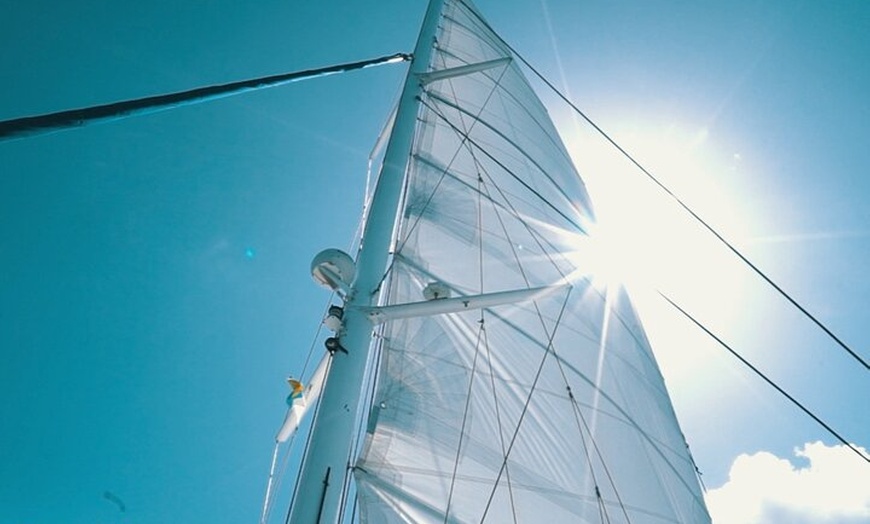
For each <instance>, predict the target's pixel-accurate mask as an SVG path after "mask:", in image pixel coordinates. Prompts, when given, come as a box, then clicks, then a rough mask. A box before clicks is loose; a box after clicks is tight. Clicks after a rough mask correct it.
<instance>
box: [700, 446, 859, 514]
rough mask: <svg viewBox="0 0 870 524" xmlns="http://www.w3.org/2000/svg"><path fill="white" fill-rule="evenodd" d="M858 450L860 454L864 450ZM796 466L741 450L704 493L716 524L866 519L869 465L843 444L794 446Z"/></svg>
mask: <svg viewBox="0 0 870 524" xmlns="http://www.w3.org/2000/svg"><path fill="white" fill-rule="evenodd" d="M859 449H861V450H862V451H863V452H864V453H866V450H864V449H862V448H859ZM794 454H795V456H796V457H798V460H797V461H796V462H797V463H798V465H794V464H792V463H791V462H790V461H789V460H787V459H783V458H779V457H777V456H775V455H773V454H771V453H768V452H766V451H762V452H759V453H755V454H753V455H745V454H744V455H740V456H739V457H737V458H736V459H735V460H734V463H733V464H732V465H731V471H730V473H729V479H728V482H726V483H725V484H724V485H723V486H722V487H720V488H717V489H712V490H710V491H708V492H707V495H706V500H707V506H708V507H709V509H710V515H711V516H712V517H713V522H714V523H715V524H779V523H783V522H788V523H790V524H803V523H806V524H809V523H814V524H822V523H824V524H857V523H859V522H863V523H866V522H870V465H868V464H867V462H865V461H863V460H861V459H860V458H859V457H858V456H857V455H855V452H854V451H852V450H851V449H849V448H847V447H846V446H831V447H828V446H826V445H825V444H823V443H822V442H814V443H808V444H805V445H804V447H803V448H795V450H794Z"/></svg>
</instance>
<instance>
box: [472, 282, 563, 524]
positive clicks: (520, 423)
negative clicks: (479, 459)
mask: <svg viewBox="0 0 870 524" xmlns="http://www.w3.org/2000/svg"><path fill="white" fill-rule="evenodd" d="M573 289H574V288H568V292H567V293H565V300H564V301H563V302H562V308H561V309H560V310H559V316H558V317H557V318H556V325H555V326H553V332H552V333H550V336H549V339H548V340H547V346H546V347H545V348H544V356H543V357H542V358H541V363H540V365H538V370H537V372H536V373H535V379H534V380H533V381H532V385H531V387H530V388H529V394H528V396H526V402H525V404H523V409H522V411H521V412H520V417H519V420H517V425H516V427H515V428H514V432H513V435H511V440H510V443H508V447H507V452H506V453H505V454H504V460H502V462H501V467H500V468H499V470H498V475H497V476H496V478H495V482H493V485H492V490H490V492H489V498H488V499H487V501H486V507H485V508H484V510H483V515H482V516H481V517H480V522H481V523H482V522H483V521H484V520H486V514H487V513H489V508H490V506H491V505H492V501H493V499H494V498H495V492H496V490H498V486H499V483H500V482H501V476H502V474H503V473H504V472H505V469H506V468H507V462H508V458H509V457H510V454H511V451H512V450H513V448H514V444H515V443H516V441H517V437H518V436H519V434H520V428H521V427H522V426H523V421H524V420H525V418H526V414H527V413H528V412H529V404H531V402H532V395H533V394H534V393H535V388H537V386H538V381H539V380H540V379H541V373H542V372H543V371H544V364H546V362H547V357H549V356H550V353H553V354H554V355H555V349H554V347H553V340H555V338H556V332H558V331H559V326H560V325H561V324H562V316H563V315H564V314H565V308H566V307H567V305H568V299H569V298H570V297H571V291H573Z"/></svg>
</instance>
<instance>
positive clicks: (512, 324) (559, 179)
mask: <svg viewBox="0 0 870 524" xmlns="http://www.w3.org/2000/svg"><path fill="white" fill-rule="evenodd" d="M436 41H437V44H436V46H435V47H434V50H433V57H432V60H431V64H430V70H429V71H428V72H424V73H422V74H421V75H420V76H419V77H418V78H419V80H420V81H421V83H422V89H421V93H420V95H419V102H420V103H419V109H418V113H417V118H416V128H415V130H414V145H413V148H412V152H411V154H410V156H409V159H408V166H407V168H406V180H405V185H404V194H403V198H402V203H401V206H400V211H399V222H398V225H397V229H396V236H395V238H394V240H393V244H392V245H393V246H394V252H393V257H392V262H391V263H390V267H389V270H388V274H387V276H386V278H385V280H384V293H385V299H384V300H382V306H379V307H381V309H380V311H384V312H392V311H395V312H401V314H396V315H392V316H390V317H389V318H387V317H386V316H385V317H384V318H383V319H381V320H383V324H382V325H381V329H382V331H381V336H380V338H379V342H380V344H381V346H380V358H379V360H378V362H376V363H375V365H376V366H377V376H378V379H377V386H376V389H375V392H374V398H373V401H372V407H371V410H370V412H369V414H368V418H367V423H366V431H365V437H364V442H363V445H362V447H361V451H360V454H359V456H358V458H357V460H356V462H355V463H354V467H353V471H354V478H355V481H356V486H357V488H356V489H357V492H358V503H359V506H358V507H359V516H360V519H361V520H362V521H363V522H378V523H381V522H383V523H394V522H433V523H434V522H439V523H443V522H463V523H465V522H476V523H485V522H490V523H496V522H497V523H501V522H548V521H549V522H581V523H601V524H603V523H605V522H607V523H614V524H615V523H629V522H631V523H633V524H639V523H650V524H652V523H662V522H683V523H709V522H710V518H709V515H708V514H707V511H706V509H705V507H704V504H703V497H702V496H701V492H700V487H699V485H698V482H697V479H696V476H695V469H694V465H693V464H692V461H691V458H690V457H689V455H688V452H687V450H686V446H685V442H684V441H683V437H682V433H681V432H680V430H679V426H678V425H677V422H676V418H675V416H674V413H673V409H672V407H671V404H670V400H669V398H668V395H667V392H666V390H665V388H664V384H663V380H662V377H661V374H660V372H659V370H658V366H657V364H656V362H655V359H654V357H653V355H652V351H651V349H650V347H649V343H648V341H647V339H646V336H645V335H644V334H643V330H642V328H641V325H640V321H639V320H638V319H637V316H636V314H635V312H634V309H633V307H632V306H631V303H630V302H629V301H628V297H627V295H626V294H625V292H624V290H621V289H607V290H604V289H601V288H599V287H598V284H597V283H595V282H594V281H593V278H592V276H591V274H590V269H591V263H589V262H587V261H586V260H584V257H583V252H584V249H583V248H584V246H585V243H588V238H589V237H588V234H589V232H590V231H592V230H593V228H592V227H591V225H592V224H593V223H594V215H593V212H592V206H591V203H590V200H589V197H588V195H587V193H586V189H585V186H584V184H583V182H582V180H581V178H580V177H579V175H578V174H577V172H576V170H575V168H574V166H573V164H572V162H571V160H570V157H569V155H568V153H567V151H566V149H565V147H564V145H563V144H562V142H561V139H560V138H559V136H558V134H557V132H556V129H555V127H554V125H553V123H552V122H551V121H550V119H549V116H548V115H547V111H546V109H545V108H544V106H543V104H542V103H541V102H540V101H539V100H538V98H537V97H536V96H535V94H534V91H533V90H532V88H531V86H530V85H529V83H528V82H527V81H526V79H525V77H524V76H523V74H522V71H521V70H520V66H519V63H518V61H517V60H514V59H512V57H513V55H512V52H511V51H510V49H509V48H507V46H505V45H504V44H503V43H502V42H501V40H500V39H499V38H498V36H497V35H495V34H494V33H492V31H491V30H490V29H489V28H488V25H487V24H486V23H485V22H483V21H482V18H480V15H479V13H477V11H476V10H475V9H474V8H473V6H471V4H470V3H469V2H466V1H461V0H446V1H445V4H444V10H443V14H442V17H441V20H440V23H439V28H438V33H437V36H436ZM433 282H437V283H438V285H439V286H440V288H442V289H447V290H450V291H451V292H452V293H453V295H454V296H459V297H463V296H468V297H485V298H487V299H489V298H491V297H501V296H502V295H500V293H505V292H509V293H510V292H514V291H515V290H528V289H532V288H539V287H547V288H548V289H549V288H550V287H551V286H553V285H555V284H564V283H568V284H569V285H568V286H565V287H564V288H561V289H560V290H556V291H552V292H550V293H547V294H545V295H541V296H534V297H531V298H530V299H529V300H524V301H521V302H517V303H510V304H503V303H501V302H498V303H496V302H493V303H491V304H490V303H481V304H480V309H475V310H464V309H466V308H460V307H458V306H457V305H456V304H460V303H461V300H460V301H459V302H456V300H457V299H450V300H453V301H454V302H442V303H441V304H435V305H431V304H425V303H424V302H421V301H422V298H423V290H424V288H426V287H427V286H429V285H431V283H433ZM435 302H437V300H436V301H435ZM372 311H375V309H373V310H372ZM429 313H433V314H429ZM434 313H438V314H434Z"/></svg>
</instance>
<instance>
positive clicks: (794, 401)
mask: <svg viewBox="0 0 870 524" xmlns="http://www.w3.org/2000/svg"><path fill="white" fill-rule="evenodd" d="M659 295H660V296H661V297H662V298H664V299H665V300H667V301H668V303H670V305H672V306H674V308H675V309H676V310H677V311H679V312H680V313H682V314H683V316H685V317H686V318H688V319H689V320H691V321H692V322H693V323H694V324H695V325H696V326H698V327H699V328H701V330H703V331H704V332H705V333H707V334H708V335H710V337H711V338H713V340H715V341H716V342H718V343H719V345H721V346H722V347H723V348H725V349H726V350H728V352H729V353H731V354H732V355H734V356H735V357H736V358H737V360H739V361H740V362H742V363H743V365H745V366H746V367H748V368H749V369H751V370H752V371H753V372H754V373H755V374H756V375H758V376H759V377H761V378H762V379H763V380H764V381H765V382H767V383H768V384H769V385H770V386H771V387H773V388H774V389H775V390H777V391H778V392H779V393H780V394H781V395H782V396H784V397H785V398H787V399H788V400H789V401H791V403H792V404H794V405H795V406H797V407H798V408H800V410H801V411H803V412H804V413H805V414H806V415H808V416H809V417H810V418H811V419H813V420H815V421H816V422H817V423H818V424H819V425H820V426H822V427H823V428H825V429H826V430H827V431H828V433H830V434H831V435H833V436H834V437H835V438H836V439H837V440H839V441H840V442H842V443H843V444H845V445H846V446H848V448H849V449H851V450H852V451H854V452H855V453H856V454H857V455H858V456H859V457H861V458H862V459H864V460H865V461H867V462H870V455H865V454H864V453H862V452H861V450H859V449H858V448H856V447H855V446H854V445H852V444H851V443H850V442H849V441H848V440H846V439H845V438H843V436H842V435H840V434H839V433H837V431H836V430H834V428H832V427H831V426H829V425H828V424H826V423H825V421H823V420H822V419H821V418H819V417H817V416H816V415H815V414H814V413H813V412H812V411H810V410H809V409H808V408H807V407H805V406H804V405H803V404H801V403H800V401H798V400H797V399H795V398H794V397H793V396H791V395H789V394H788V393H787V392H786V391H785V390H784V389H782V388H781V387H779V386H778V385H776V383H775V382H774V381H773V380H771V379H769V378H768V377H767V375H765V374H764V373H762V372H761V370H759V369H758V368H757V367H755V366H753V365H752V364H750V363H749V361H748V360H746V359H745V358H743V357H742V356H740V354H739V353H737V352H736V351H735V350H734V349H732V348H731V346H729V345H728V344H726V343H725V341H724V340H722V339H721V338H719V337H718V336H716V335H715V334H714V333H713V332H712V331H710V330H709V329H708V328H707V327H706V326H704V325H703V324H701V322H699V321H698V320H697V319H695V317H693V316H692V315H690V314H689V313H687V312H686V310H684V309H683V308H681V307H680V306H678V305H677V304H676V302H674V301H673V300H671V299H670V298H668V296H667V295H665V294H664V293H662V292H659Z"/></svg>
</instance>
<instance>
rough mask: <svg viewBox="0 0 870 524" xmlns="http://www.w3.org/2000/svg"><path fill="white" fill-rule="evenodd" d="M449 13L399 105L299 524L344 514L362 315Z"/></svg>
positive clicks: (304, 477) (429, 31)
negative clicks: (425, 76) (424, 79)
mask: <svg viewBox="0 0 870 524" xmlns="http://www.w3.org/2000/svg"><path fill="white" fill-rule="evenodd" d="M442 5H443V0H431V1H430V3H429V6H428V8H427V10H426V15H425V17H424V19H423V24H422V27H421V29H420V34H419V37H418V39H417V44H416V46H415V49H414V58H413V60H412V62H411V66H410V68H409V71H408V76H407V78H406V80H405V85H404V89H403V91H402V95H401V97H400V100H399V108H398V111H397V114H396V121H395V124H394V127H393V132H392V133H391V136H390V140H389V142H388V144H387V149H386V151H385V153H384V162H383V166H382V168H381V174H380V176H379V177H378V182H377V186H376V188H375V192H374V195H373V197H372V203H371V206H370V207H369V212H368V217H367V219H366V225H365V231H364V232H363V237H362V242H361V246H360V251H359V254H358V256H357V278H356V281H355V282H354V283H353V285H352V289H351V293H350V295H349V296H348V298H347V300H346V305H347V306H348V307H346V309H345V312H346V313H345V316H344V323H343V327H342V329H341V331H340V332H339V333H338V339H339V343H340V347H341V348H343V351H340V352H336V354H335V357H334V358H333V362H332V365H331V366H330V369H329V375H328V377H327V381H326V385H325V386H324V390H323V397H322V400H321V406H320V410H321V416H319V417H318V418H317V419H316V420H315V422H314V425H313V426H312V429H311V431H312V434H311V444H310V446H309V448H308V449H307V450H306V454H305V457H304V458H303V467H302V472H301V475H300V478H299V489H297V490H296V493H297V495H296V497H295V498H294V500H293V502H292V506H291V510H290V518H289V522H290V523H291V524H316V523H317V524H319V523H335V522H336V521H337V519H338V517H339V515H340V514H341V504H342V502H343V501H342V500H341V499H342V494H343V493H344V491H345V490H344V489H343V487H344V484H345V482H346V480H347V476H348V474H349V471H350V464H349V463H348V460H349V458H350V457H351V454H352V451H353V450H352V447H353V443H354V442H355V437H356V432H357V429H356V423H357V420H358V418H359V415H358V411H359V409H360V396H361V391H362V389H363V378H364V376H365V369H366V364H367V362H368V361H369V349H370V346H371V336H372V324H371V322H370V321H369V319H368V317H367V316H366V315H365V314H364V313H362V312H361V311H360V310H359V309H358V308H359V307H366V306H371V305H376V304H377V302H378V296H379V292H380V287H381V282H382V276H383V272H384V271H385V269H386V264H387V259H388V255H389V247H390V243H391V242H392V237H393V229H394V226H395V223H396V214H397V210H398V204H399V199H400V196H401V190H402V186H403V184H404V178H405V171H406V169H407V164H408V159H409V157H410V154H411V146H412V142H413V137H414V129H415V121H416V118H417V112H418V105H419V102H418V100H419V96H420V93H421V92H422V86H421V81H420V79H419V77H418V75H419V74H420V73H424V72H426V70H427V69H428V67H429V63H430V59H431V54H432V49H433V48H434V46H435V32H436V29H437V24H438V19H439V16H440V14H441V8H442Z"/></svg>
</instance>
